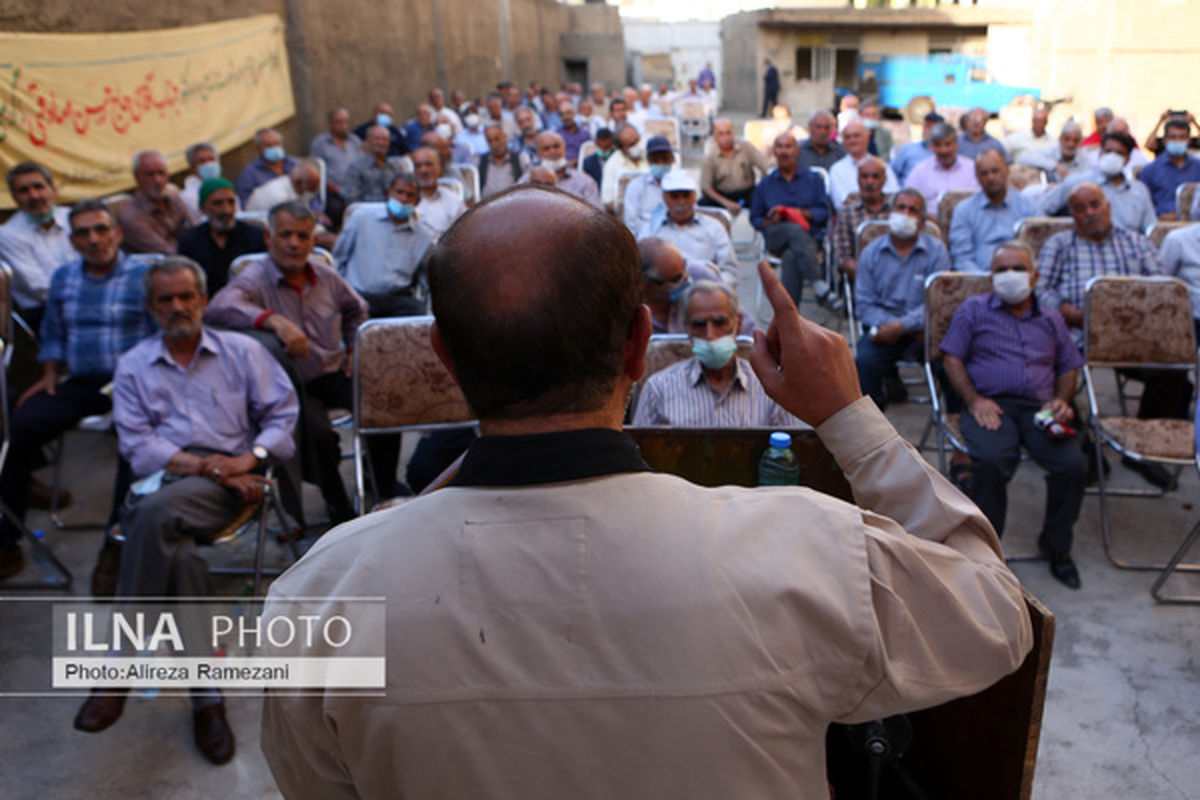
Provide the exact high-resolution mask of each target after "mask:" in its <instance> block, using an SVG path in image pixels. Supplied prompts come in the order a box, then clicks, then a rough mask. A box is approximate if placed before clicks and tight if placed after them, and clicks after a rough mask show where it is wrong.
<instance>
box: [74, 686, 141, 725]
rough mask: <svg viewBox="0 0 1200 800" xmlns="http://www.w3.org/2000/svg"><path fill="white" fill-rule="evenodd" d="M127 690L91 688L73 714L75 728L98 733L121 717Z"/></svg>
mask: <svg viewBox="0 0 1200 800" xmlns="http://www.w3.org/2000/svg"><path fill="white" fill-rule="evenodd" d="M127 695H128V692H126V691H122V690H120V689H93V690H92V696H91V697H89V698H88V699H87V700H85V701H84V703H83V705H82V706H81V707H80V709H79V713H78V714H76V715H75V730H77V731H84V732H85V733H99V732H100V731H102V730H104V729H105V728H107V727H108V726H110V725H112V724H113V723H114V722H116V721H117V720H119V719H120V718H121V712H122V711H124V710H125V698H126V696H127Z"/></svg>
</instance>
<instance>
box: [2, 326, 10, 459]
mask: <svg viewBox="0 0 1200 800" xmlns="http://www.w3.org/2000/svg"><path fill="white" fill-rule="evenodd" d="M7 346H8V343H7V342H6V341H4V340H3V339H0V401H3V402H0V470H3V469H4V460H5V459H6V458H7V457H8V365H7V364H6V363H5V361H6V356H7V355H8V350H7Z"/></svg>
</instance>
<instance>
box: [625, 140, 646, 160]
mask: <svg viewBox="0 0 1200 800" xmlns="http://www.w3.org/2000/svg"><path fill="white" fill-rule="evenodd" d="M643 152H644V150H643V148H642V145H641V143H638V144H635V145H634V146H633V147H630V148H629V149H628V150H626V151H625V155H627V156H629V157H630V158H632V159H633V160H634V161H637V160H638V159H640V158H641V157H642V153H643Z"/></svg>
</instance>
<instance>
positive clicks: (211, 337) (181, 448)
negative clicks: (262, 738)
mask: <svg viewBox="0 0 1200 800" xmlns="http://www.w3.org/2000/svg"><path fill="white" fill-rule="evenodd" d="M145 285H146V297H147V301H146V305H147V307H148V308H149V309H150V314H151V316H153V317H154V321H155V322H157V323H158V326H159V328H160V329H161V331H162V333H161V334H159V335H157V336H153V337H151V338H148V339H146V340H144V341H142V342H141V343H139V344H138V345H137V346H136V347H134V348H133V349H131V350H130V351H129V352H128V353H126V354H125V355H124V356H122V357H121V361H120V363H119V364H118V365H117V372H116V376H115V378H114V380H113V417H114V419H115V420H116V424H117V434H118V436H119V438H120V446H121V453H122V455H124V456H125V457H126V458H127V459H129V462H130V464H131V465H132V467H133V473H134V475H135V476H136V477H138V478H139V479H140V480H139V481H138V483H136V484H134V486H133V490H132V491H131V492H130V496H129V498H128V499H127V500H126V504H125V508H124V509H123V510H122V515H121V533H122V537H123V539H124V542H123V544H122V545H121V562H120V571H119V577H117V578H116V580H117V591H116V595H117V597H155V598H159V597H168V596H170V597H186V598H193V597H208V596H210V595H212V586H211V583H210V580H209V571H208V562H207V561H206V560H205V559H204V557H203V556H202V555H200V553H199V552H198V549H197V544H198V543H200V542H203V541H204V540H205V539H206V538H207V537H211V536H212V535H213V534H214V533H216V532H218V531H220V530H221V529H222V528H224V527H225V526H226V525H228V524H229V523H230V522H231V521H233V519H234V518H235V517H236V516H237V515H238V512H239V510H240V509H241V508H242V506H243V505H244V504H248V503H256V502H258V501H259V500H261V499H262V493H263V489H262V487H263V484H264V483H265V481H266V479H265V478H264V477H263V476H262V474H261V470H262V469H263V468H265V467H266V465H267V463H268V462H280V461H284V460H286V459H288V458H290V457H291V455H292V452H293V451H294V449H295V444H294V442H293V439H292V429H293V428H294V427H295V425H296V418H297V417H298V416H299V413H300V412H299V404H298V402H297V400H296V393H295V392H294V391H293V390H292V384H291V382H290V381H289V380H288V377H287V375H286V374H285V373H284V371H283V368H282V367H280V366H279V364H278V363H276V361H275V359H273V358H272V357H271V354H270V353H268V352H267V351H266V349H264V348H263V346H262V345H260V344H259V343H258V342H256V341H254V340H253V339H251V338H250V337H248V336H244V335H243V334H240V333H234V332H232V331H218V330H213V329H211V328H205V327H203V326H202V325H201V319H202V318H203V316H204V306H205V302H206V300H207V295H206V292H205V286H204V272H203V270H201V269H200V265H198V264H196V263H195V262H194V261H192V260H191V259H188V258H184V257H182V256H169V257H167V258H166V259H164V260H163V261H161V262H159V263H156V264H152V265H151V266H150V267H149V268H148V269H147V270H146V275H145ZM185 619H186V615H185ZM183 630H184V631H185V632H190V633H192V634H193V635H196V634H197V631H196V630H195V629H193V628H188V627H186V623H185V627H184V628H183ZM200 638H201V639H202V640H203V641H204V642H205V643H207V641H208V640H207V637H206V636H201V637H200ZM185 641H186V639H185ZM189 653H190V654H192V655H196V656H200V657H203V656H205V655H210V654H209V653H203V652H193V651H189ZM126 696H127V692H126V691H112V690H107V691H101V690H97V691H96V692H94V693H93V694H92V696H91V697H89V698H88V700H87V701H86V702H85V703H84V704H83V707H82V708H80V709H79V713H78V715H77V716H76V717H75V728H76V729H77V730H81V731H85V732H87V733H97V732H99V731H102V730H105V729H106V728H108V727H109V726H110V725H112V724H113V723H114V722H116V721H117V720H118V719H119V718H120V716H121V713H122V711H124V708H125V699H126ZM192 717H193V735H194V737H195V742H196V746H197V747H198V748H199V749H200V752H201V753H203V754H204V757H205V758H207V759H208V760H209V761H211V762H212V763H213V764H224V763H226V762H227V761H229V760H230V759H231V758H233V753H234V740H233V731H232V730H230V728H229V723H228V722H227V721H226V719H225V703H224V700H223V699H222V697H221V692H220V691H219V690H218V689H215V688H205V689H200V688H196V689H192Z"/></svg>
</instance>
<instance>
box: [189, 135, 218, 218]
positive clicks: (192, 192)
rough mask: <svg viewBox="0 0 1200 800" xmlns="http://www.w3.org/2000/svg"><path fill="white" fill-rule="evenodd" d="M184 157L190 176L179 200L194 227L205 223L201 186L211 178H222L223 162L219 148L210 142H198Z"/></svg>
mask: <svg viewBox="0 0 1200 800" xmlns="http://www.w3.org/2000/svg"><path fill="white" fill-rule="evenodd" d="M184 155H185V156H186V158H187V162H188V174H187V177H185V178H184V179H183V188H182V189H180V190H179V199H180V200H181V201H183V205H184V207H185V208H187V210H188V219H189V221H190V222H191V223H192V224H193V225H199V224H200V223H201V222H203V221H204V212H203V211H202V210H201V209H200V184H202V183H204V182H205V181H206V180H208V179H209V178H219V177H220V176H221V160H220V158H219V157H218V155H217V148H215V147H213V146H212V145H211V144H209V143H208V142H198V143H196V144H194V145H192V146H191V147H189V148H188V149H187V150H185V151H184Z"/></svg>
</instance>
